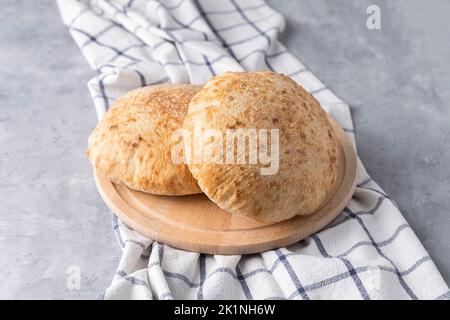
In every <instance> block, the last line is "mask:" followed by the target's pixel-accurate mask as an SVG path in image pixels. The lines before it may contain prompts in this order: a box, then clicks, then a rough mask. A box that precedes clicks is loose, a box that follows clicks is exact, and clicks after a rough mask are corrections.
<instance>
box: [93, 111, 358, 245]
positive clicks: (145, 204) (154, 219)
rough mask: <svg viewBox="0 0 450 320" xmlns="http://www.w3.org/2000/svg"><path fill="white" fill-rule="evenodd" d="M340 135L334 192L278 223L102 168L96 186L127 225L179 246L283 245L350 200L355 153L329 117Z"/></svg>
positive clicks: (314, 229) (317, 226)
mask: <svg viewBox="0 0 450 320" xmlns="http://www.w3.org/2000/svg"><path fill="white" fill-rule="evenodd" d="M330 121H331V123H332V125H333V127H334V128H335V130H336V133H337V137H338V139H339V141H340V145H341V148H340V152H341V157H342V159H343V161H341V168H340V175H339V178H338V182H337V184H336V186H337V187H336V188H335V192H333V194H332V195H331V196H330V198H329V199H328V201H326V203H325V204H324V205H323V206H322V207H321V208H320V209H319V210H318V211H317V212H315V213H314V214H312V215H309V216H306V217H301V216H296V217H293V218H291V219H289V220H286V221H281V222H277V223H270V222H262V221H258V220H255V219H251V218H248V217H242V216H237V215H232V214H230V213H228V212H227V211H225V210H223V209H221V208H219V207H218V206H217V205H216V204H215V203H213V202H212V201H211V200H209V199H208V198H207V197H206V196H205V195H204V194H198V195H191V196H181V197H171V196H158V195H152V194H148V193H144V192H139V191H135V190H131V189H129V188H127V187H125V186H122V185H117V184H114V183H112V182H110V181H108V180H106V179H104V178H102V177H100V176H98V175H97V174H95V180H96V184H97V188H98V190H99V192H100V194H101V196H102V198H103V199H104V201H105V202H106V203H107V205H108V206H109V207H110V208H111V209H112V211H113V212H115V213H116V214H117V216H118V217H119V218H120V219H121V220H122V221H123V222H124V223H125V224H127V225H128V226H130V227H131V228H133V229H135V230H136V231H138V232H139V233H141V234H143V235H145V236H148V237H149V238H152V239H154V240H156V241H160V242H162V243H165V244H168V245H171V246H173V247H176V248H180V249H184V250H189V251H195V252H202V253H209V254H245V253H256V252H262V251H267V250H270V249H274V248H279V247H284V246H287V245H289V244H293V243H295V242H297V241H300V240H302V239H304V238H306V237H308V236H310V235H311V234H313V233H315V232H317V231H319V230H320V229H322V228H324V227H325V226H326V225H328V224H329V223H330V222H331V221H332V220H334V219H335V218H336V217H337V216H338V215H339V214H340V213H341V212H342V210H343V209H344V208H345V206H346V205H347V204H348V202H349V201H350V199H351V197H352V195H353V192H354V190H355V187H356V155H355V151H354V148H353V145H352V144H351V142H350V141H349V139H348V138H347V135H346V134H345V132H344V131H343V130H342V128H341V127H340V125H339V124H337V122H336V121H334V120H333V119H330Z"/></svg>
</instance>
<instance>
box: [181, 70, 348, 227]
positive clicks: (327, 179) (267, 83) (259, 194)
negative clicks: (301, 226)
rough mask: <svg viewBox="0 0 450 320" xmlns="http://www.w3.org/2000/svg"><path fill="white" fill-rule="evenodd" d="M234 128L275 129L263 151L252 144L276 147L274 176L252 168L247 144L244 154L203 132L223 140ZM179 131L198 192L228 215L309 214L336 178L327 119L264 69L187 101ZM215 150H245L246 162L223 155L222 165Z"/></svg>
mask: <svg viewBox="0 0 450 320" xmlns="http://www.w3.org/2000/svg"><path fill="white" fill-rule="evenodd" d="M239 128H245V130H247V131H246V132H250V131H251V130H248V129H257V131H258V132H261V131H264V129H267V130H269V131H270V129H278V137H279V140H278V141H279V143H278V144H277V143H276V140H274V141H275V142H271V141H272V140H270V139H271V138H269V139H266V140H265V141H266V142H267V141H270V143H269V144H268V145H267V146H266V148H264V146H261V143H262V141H264V139H261V140H259V141H258V147H257V148H258V152H259V151H264V152H265V151H267V150H271V147H272V145H273V146H275V149H274V150H276V146H277V145H278V151H279V158H278V159H279V163H278V170H277V171H276V172H275V173H273V172H272V174H267V173H265V174H262V171H261V169H262V168H269V167H274V166H272V165H271V164H270V163H268V161H266V162H262V161H261V159H263V158H258V162H257V163H256V164H251V163H250V161H249V156H250V145H249V142H248V141H249V140H248V141H247V142H246V143H247V147H245V151H242V149H241V151H239V149H238V147H237V143H236V144H234V145H231V146H230V144H227V143H226V138H223V137H222V141H220V140H221V139H220V138H219V137H218V136H214V135H209V134H207V133H206V134H205V132H208V130H209V131H211V130H210V129H218V130H220V131H221V132H222V133H223V135H224V136H226V134H227V133H226V132H228V131H229V130H230V129H231V130H232V131H233V130H236V129H239ZM184 129H185V131H186V134H187V136H186V137H191V138H190V140H189V139H187V138H185V139H184V144H185V154H186V155H190V156H189V159H188V160H189V169H190V170H191V172H192V174H193V176H194V177H195V178H196V179H197V182H198V184H199V186H200V188H201V189H202V191H203V192H204V193H205V194H206V195H207V196H208V197H209V198H210V199H211V200H212V201H214V202H215V203H216V204H217V205H218V206H220V207H221V208H223V209H225V210H227V211H229V212H231V213H232V214H240V215H245V216H251V217H254V218H257V219H259V220H265V221H281V220H285V219H289V218H291V217H293V216H295V215H308V214H311V213H313V212H315V211H316V210H317V209H318V208H319V207H320V206H321V205H322V204H323V202H324V200H325V199H326V198H327V196H328V195H329V194H330V191H331V190H332V189H333V187H334V184H335V182H336V180H337V176H338V162H339V161H340V159H339V152H338V144H337V143H338V142H337V140H336V137H335V133H334V130H333V128H332V126H331V125H330V123H329V121H328V117H327V114H326V113H325V111H324V110H323V109H322V108H321V107H320V105H319V103H318V102H317V100H316V99H314V97H313V96H312V95H310V94H309V93H308V92H306V91H305V90H304V89H303V88H302V87H301V86H299V85H298V84H297V83H295V82H294V81H293V80H291V79H289V78H288V77H285V76H283V75H280V74H276V73H273V72H266V71H264V72H253V73H250V72H231V73H226V74H223V75H221V76H217V77H214V78H213V79H211V80H210V81H208V82H207V83H206V85H205V86H204V87H203V89H202V90H201V91H200V92H199V93H198V94H197V95H196V96H195V97H194V98H193V99H192V100H191V102H190V105H189V112H188V115H187V117H186V119H185V121H184ZM196 130H197V131H196ZM227 130H228V131H227ZM213 131H214V130H213ZM196 132H197V135H196ZM199 132H202V134H201V135H200V134H198V133H199ZM234 132H236V131H234ZM267 132H268V131H267ZM273 132H276V130H275V131H273ZM274 136H275V134H274ZM267 137H269V134H268V133H267ZM270 137H272V133H271V134H270ZM224 141H225V142H224ZM235 141H237V140H235ZM217 146H223V149H222V151H223V154H227V152H231V153H230V155H234V156H235V157H236V158H235V160H236V159H237V156H238V155H242V152H245V156H246V159H247V160H246V162H245V163H241V164H239V163H237V160H236V161H235V162H234V163H230V162H229V160H227V158H226V156H224V155H223V154H222V159H225V160H224V161H223V162H225V163H222V164H220V163H218V162H217V160H218V159H219V158H220V147H219V149H218V148H217ZM198 150H202V151H201V152H200V154H202V155H203V158H200V160H201V161H200V162H199V161H197V160H198V159H196V157H195V155H198V154H199V152H197V151H198ZM224 150H225V151H224ZM274 154H275V152H274ZM230 159H231V158H230ZM274 159H275V157H274ZM272 162H273V163H275V160H274V161H272ZM275 169H276V168H275ZM269 171H270V170H269Z"/></svg>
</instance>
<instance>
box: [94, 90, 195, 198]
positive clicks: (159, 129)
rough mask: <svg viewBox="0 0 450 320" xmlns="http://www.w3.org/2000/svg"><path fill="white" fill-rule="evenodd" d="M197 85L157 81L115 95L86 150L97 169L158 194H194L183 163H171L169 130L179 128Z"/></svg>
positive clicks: (103, 173)
mask: <svg viewBox="0 0 450 320" xmlns="http://www.w3.org/2000/svg"><path fill="white" fill-rule="evenodd" d="M199 89H200V87H197V86H192V85H159V86H150V87H144V88H140V89H137V90H133V91H131V92H129V93H127V94H126V95H124V96H123V97H121V98H119V99H118V100H117V101H116V102H115V103H114V104H113V105H112V106H111V107H110V109H109V110H108V111H107V112H106V114H105V116H104V118H103V119H102V120H101V121H100V122H99V123H98V125H97V127H96V128H95V130H94V131H93V132H92V134H91V136H90V137H89V141H88V145H89V146H88V150H87V154H88V157H89V160H90V161H91V163H92V165H93V166H94V168H95V170H97V172H98V173H99V174H100V175H101V176H103V177H105V178H107V179H110V180H111V181H113V182H115V183H119V184H124V185H126V186H128V187H130V188H132V189H136V190H140V191H144V192H149V193H154V194H160V195H185V194H193V193H199V192H201V190H200V189H199V187H198V185H197V182H196V181H195V179H194V178H193V177H192V175H191V173H190V172H189V169H188V167H187V165H185V164H183V163H182V164H178V165H176V164H174V163H173V162H172V159H171V151H172V149H173V147H174V145H175V144H176V141H174V140H173V139H172V133H173V132H174V131H175V130H178V129H181V128H182V125H183V120H184V118H185V116H186V113H187V109H188V104H189V101H190V100H191V98H192V97H193V96H194V95H195V94H196V93H197V92H198V91H199Z"/></svg>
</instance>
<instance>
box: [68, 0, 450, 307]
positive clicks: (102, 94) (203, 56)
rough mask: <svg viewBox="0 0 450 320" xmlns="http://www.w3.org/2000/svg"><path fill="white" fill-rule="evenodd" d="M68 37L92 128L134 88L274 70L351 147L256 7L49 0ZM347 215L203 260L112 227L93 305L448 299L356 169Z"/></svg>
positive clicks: (338, 107)
mask: <svg viewBox="0 0 450 320" xmlns="http://www.w3.org/2000/svg"><path fill="white" fill-rule="evenodd" d="M59 7H60V11H61V14H62V17H63V20H64V22H65V24H66V25H67V26H68V28H69V30H70V33H71V34H72V36H73V38H74V39H75V41H76V43H77V44H78V46H79V47H80V48H81V51H82V52H83V54H84V56H85V57H86V59H87V61H88V62H89V64H90V65H91V67H92V68H93V69H94V70H96V71H97V73H98V75H97V76H96V77H95V78H93V79H92V80H90V81H89V84H88V86H89V90H90V92H91V94H92V98H93V99H94V102H95V107H96V109H97V113H98V116H99V117H101V116H102V115H103V113H104V112H105V110H106V109H107V108H108V106H109V105H110V103H111V102H112V101H114V100H115V99H116V98H117V97H119V96H120V95H122V94H124V93H125V92H127V91H129V90H131V89H134V88H136V87H140V86H145V85H152V84H156V83H162V82H174V83H180V82H187V83H188V82H190V83H193V84H202V83H204V82H205V81H206V80H208V79H209V78H210V77H211V76H214V75H216V74H220V73H222V72H225V71H233V70H234V71H236V70H267V69H269V70H274V71H276V72H280V73H284V74H286V75H289V76H290V77H292V78H293V79H294V80H296V81H297V82H298V83H299V84H301V85H302V86H303V87H305V88H306V89H307V90H308V91H309V92H311V93H312V94H314V96H315V97H316V98H317V99H318V100H319V102H320V103H321V104H322V106H323V107H324V108H325V109H326V110H327V111H328V112H329V113H330V114H331V115H332V116H333V117H334V118H335V119H336V120H337V121H339V122H340V124H341V125H342V126H343V127H344V128H345V130H346V131H347V132H348V134H349V136H350V137H351V139H352V141H353V142H354V133H353V125H352V119H351V116H350V112H349V108H348V106H347V105H346V104H345V102H343V101H342V100H341V99H339V98H338V97H336V96H335V95H334V94H333V92H331V91H330V90H328V89H327V88H326V87H325V86H324V84H323V83H322V82H320V81H319V80H318V79H317V78H316V77H315V76H314V75H313V74H312V73H311V71H309V70H308V69H307V68H306V67H305V66H304V65H303V64H302V63H301V62H300V61H299V60H298V59H296V58H295V57H294V56H292V55H291V54H290V53H289V52H288V51H286V49H285V47H284V46H283V45H282V44H281V43H280V42H278V40H277V35H278V34H279V33H280V32H282V30H283V28H284V20H283V17H282V16H281V15H280V14H278V13H277V12H276V11H274V10H272V9H271V8H270V7H269V6H268V5H267V4H266V3H264V2H263V1H262V0H246V1H240V2H239V3H238V1H237V0H220V1H218V0H215V1H208V0H197V1H196V0H166V1H163V0H159V1H156V0H135V1H133V0H120V1H119V0H117V1H105V0H98V1H89V0H86V1H76V0H60V1H59ZM358 170H359V183H358V188H357V190H356V192H355V194H354V196H353V199H352V201H351V203H350V204H349V205H348V207H347V208H346V209H345V210H344V212H342V214H341V215H340V216H339V217H338V218H337V219H336V220H335V221H334V222H333V223H332V224H331V225H330V226H328V227H327V228H326V229H325V230H322V231H320V232H319V233H317V234H315V235H313V236H311V237H309V238H308V239H305V240H303V241H300V242H299V243H296V244H294V245H292V246H290V247H287V248H280V249H277V250H273V251H268V252H264V253H261V254H251V255H245V256H238V255H235V256H220V255H205V254H199V253H195V252H186V251H182V250H178V249H174V248H171V247H169V246H166V245H163V244H161V243H156V242H154V241H152V240H151V239H148V238H146V237H143V236H141V235H139V234H138V233H136V232H135V231H133V230H131V229H129V228H128V227H127V226H125V225H124V224H123V223H121V222H120V221H117V218H115V217H114V229H115V230H116V232H117V238H118V240H119V243H120V245H121V247H122V249H123V255H122V259H121V261H120V264H119V267H118V269H117V273H116V275H115V277H114V279H113V281H112V284H111V286H110V287H109V288H107V289H106V291H105V292H104V294H103V295H102V297H103V298H105V299H183V298H186V299H361V298H362V299H448V298H450V292H449V288H448V287H447V285H446V284H445V282H444V280H443V279H442V277H441V275H440V274H439V272H438V270H437V269H436V267H435V265H434V263H433V262H432V261H431V259H430V257H429V256H428V254H427V252H426V251H425V249H424V248H423V246H422V244H421V243H420V242H419V240H418V239H417V237H416V236H415V234H414V232H413V231H412V230H411V228H410V226H409V225H408V223H407V222H406V221H405V219H404V218H403V216H402V214H401V213H400V212H399V210H398V209H397V207H396V205H395V203H394V202H393V201H392V200H391V199H390V198H389V196H388V195H386V193H384V192H383V190H381V188H380V187H379V186H378V185H377V184H376V183H375V182H374V181H372V180H371V179H370V178H369V176H368V175H367V173H366V172H365V170H364V168H363V166H362V164H361V163H360V162H359V163H358Z"/></svg>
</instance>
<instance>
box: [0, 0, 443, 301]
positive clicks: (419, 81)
mask: <svg viewBox="0 0 450 320" xmlns="http://www.w3.org/2000/svg"><path fill="white" fill-rule="evenodd" d="M269 3H270V4H271V5H272V6H273V7H274V8H276V9H277V10H279V11H280V12H282V13H283V14H284V15H285V16H286V18H287V22H288V24H287V29H286V31H285V32H284V34H283V35H282V41H283V42H284V43H285V44H286V45H287V46H288V47H289V48H290V49H291V50H292V51H293V52H294V53H295V54H296V55H297V56H298V57H299V58H300V59H301V60H302V61H303V62H304V63H305V64H306V65H307V66H308V67H309V68H310V69H312V70H313V71H314V72H315V73H316V75H318V76H319V77H320V78H321V79H322V80H323V81H324V82H325V83H326V84H327V85H328V86H329V87H330V88H331V89H332V90H334V91H335V92H336V93H337V94H338V95H339V96H340V97H341V98H343V99H344V100H346V101H347V102H348V103H349V104H350V106H351V108H352V114H353V117H354V122H355V126H356V132H357V143H358V148H359V155H360V157H361V159H362V160H363V162H364V164H365V165H366V167H367V169H368V171H369V173H370V174H371V175H372V177H373V178H374V179H375V180H376V181H377V182H378V183H379V184H380V185H381V186H382V187H383V188H384V189H385V190H386V191H387V192H388V193H389V194H390V195H391V196H392V197H393V198H394V199H396V200H397V202H398V204H399V206H400V208H401V209H402V211H403V213H404V215H405V217H406V218H407V220H408V221H409V223H410V224H411V225H412V227H413V229H414V230H415V231H416V233H417V235H418V236H419V238H420V239H421V240H422V241H423V243H424V245H425V247H426V248H427V249H428V250H429V252H430V255H431V256H432V258H433V259H434V260H435V262H436V264H437V266H438V268H439V269H440V271H441V273H442V274H443V276H444V278H445V279H446V280H447V282H449V281H450V242H449V228H450V215H449V213H450V197H449V195H450V168H449V167H448V166H447V161H448V160H450V148H449V146H450V125H449V122H450V111H449V103H448V101H450V88H449V85H450V82H449V74H450V61H449V59H448V57H450V44H449V43H448V30H450V21H449V20H448V12H450V2H448V1H445V0H433V1H426V2H425V1H421V0H414V1H412V0H396V1H389V2H388V1H379V0H370V1H348V0H338V1H336V0H333V1H331V0H328V1H325V0H320V1H318V0H314V1H312V0H311V1H307V0H302V1H298V0H281V1H280V0H270V1H269ZM369 4H377V5H379V6H380V7H381V19H382V20H381V21H382V29H381V30H374V31H370V30H368V29H367V28H366V17H367V15H366V8H367V6H368V5H369ZM0 25H1V26H2V27H1V28H0V80H1V82H0V102H1V107H0V133H1V134H0V178H1V180H0V252H1V253H0V298H8V299H10V298H20V299H24V298H77V299H79V298H94V297H95V296H96V295H97V294H98V293H100V292H101V291H102V290H103V289H104V288H105V287H106V286H107V285H108V283H109V282H110V281H111V278H112V276H113V273H114V270H115V267H116V265H117V263H118V260H119V257H120V249H119V247H118V245H117V244H116V241H115V237H114V234H113V231H112V228H111V222H110V221H111V219H110V213H109V211H108V209H107V207H106V206H105V205H104V203H103V202H102V200H101V199H100V197H99V196H98V194H97V191H96V189H95V186H94V181H93V179H92V175H91V169H90V166H89V163H88V162H87V160H86V157H85V155H84V149H85V147H86V138H87V136H88V134H89V133H90V131H91V129H92V128H93V127H94V125H95V122H96V118H95V112H94V108H93V105H92V102H91V100H90V97H89V95H88V91H87V88H86V85H85V84H86V81H87V80H88V79H90V78H91V77H92V76H93V72H92V71H91V70H90V69H89V67H88V66H87V64H86V63H85V61H84V60H83V57H82V56H81V54H80V52H79V50H78V49H77V47H76V46H75V44H74V42H73V41H72V39H71V38H70V36H69V33H68V31H67V30H66V29H65V27H64V26H63V24H62V23H61V21H60V17H59V14H58V11H57V8H56V5H55V3H54V2H53V1H50V0H47V1H40V2H39V3H38V2H33V4H32V3H31V1H24V0H22V1H13V0H4V1H2V2H1V4H0ZM71 265H77V266H79V267H80V269H81V288H80V290H68V289H67V286H66V281H67V274H66V271H67V268H68V267H69V266H71Z"/></svg>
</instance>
